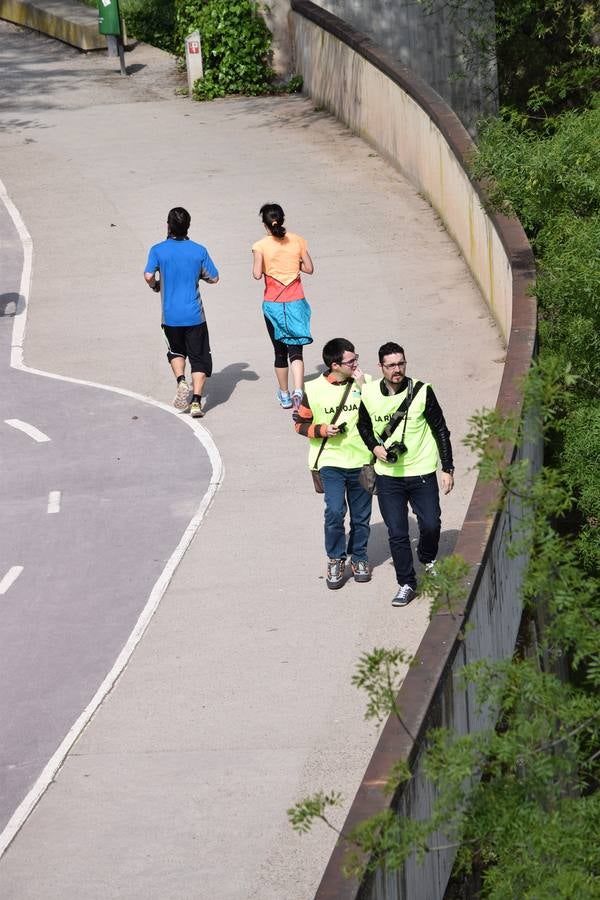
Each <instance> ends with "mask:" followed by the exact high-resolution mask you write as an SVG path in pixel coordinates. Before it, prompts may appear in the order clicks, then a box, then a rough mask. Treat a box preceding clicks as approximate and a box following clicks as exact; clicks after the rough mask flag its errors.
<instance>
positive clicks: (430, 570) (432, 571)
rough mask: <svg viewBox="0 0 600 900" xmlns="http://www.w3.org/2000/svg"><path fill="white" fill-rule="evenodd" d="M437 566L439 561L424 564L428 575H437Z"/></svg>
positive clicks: (434, 560) (433, 560)
mask: <svg viewBox="0 0 600 900" xmlns="http://www.w3.org/2000/svg"><path fill="white" fill-rule="evenodd" d="M436 564H437V559H432V560H431V562H428V563H423V566H424V568H425V571H426V573H427V574H428V575H437V569H436Z"/></svg>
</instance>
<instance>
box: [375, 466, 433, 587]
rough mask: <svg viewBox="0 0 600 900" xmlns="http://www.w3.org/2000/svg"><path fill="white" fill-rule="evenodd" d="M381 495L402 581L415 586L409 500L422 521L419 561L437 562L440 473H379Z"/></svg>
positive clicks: (397, 571) (382, 512) (381, 503)
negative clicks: (401, 474)
mask: <svg viewBox="0 0 600 900" xmlns="http://www.w3.org/2000/svg"><path fill="white" fill-rule="evenodd" d="M377 497H378V499H379V509H380V510H381V515H382V516H383V521H384V522H385V524H386V526H387V530H388V537H389V540H390V550H391V553H392V560H393V562H394V568H395V570H396V578H397V579H398V584H400V585H402V584H409V585H410V586H411V588H413V589H414V588H416V586H417V578H416V575H415V569H414V565H413V555H412V550H411V546H410V538H409V536H408V504H409V503H410V505H411V507H412V511H413V512H414V514H415V516H416V517H417V522H418V524H419V543H418V546H417V556H418V557H419V561H420V562H422V563H428V562H433V560H434V559H435V558H436V556H437V551H438V544H439V542H440V531H441V527H442V520H441V510H440V494H439V490H438V483H437V476H436V474H435V472H431V473H430V474H429V475H411V476H407V477H405V478H394V477H393V476H391V475H377Z"/></svg>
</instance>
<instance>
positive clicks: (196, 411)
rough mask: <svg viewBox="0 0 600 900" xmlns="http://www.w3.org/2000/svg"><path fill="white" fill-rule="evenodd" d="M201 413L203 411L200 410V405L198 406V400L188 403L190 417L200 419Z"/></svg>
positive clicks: (202, 413)
mask: <svg viewBox="0 0 600 900" xmlns="http://www.w3.org/2000/svg"><path fill="white" fill-rule="evenodd" d="M203 415H204V412H203V410H202V407H201V406H200V404H199V403H198V401H197V400H195V401H194V402H193V403H192V404H191V405H190V416H191V417H192V419H201V418H202V416H203Z"/></svg>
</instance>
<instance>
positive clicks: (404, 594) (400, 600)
mask: <svg viewBox="0 0 600 900" xmlns="http://www.w3.org/2000/svg"><path fill="white" fill-rule="evenodd" d="M416 595H417V592H416V591H415V590H414V588H411V586H410V584H401V585H400V587H399V588H398V590H397V592H396V594H395V595H394V596H393V597H392V606H408V604H409V603H410V601H411V600H413V599H414V598H415V597H416Z"/></svg>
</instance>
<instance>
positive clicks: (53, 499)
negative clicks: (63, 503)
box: [48, 491, 60, 513]
mask: <svg viewBox="0 0 600 900" xmlns="http://www.w3.org/2000/svg"><path fill="white" fill-rule="evenodd" d="M48 512H49V513H58V512H60V491H50V493H49V494H48Z"/></svg>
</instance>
